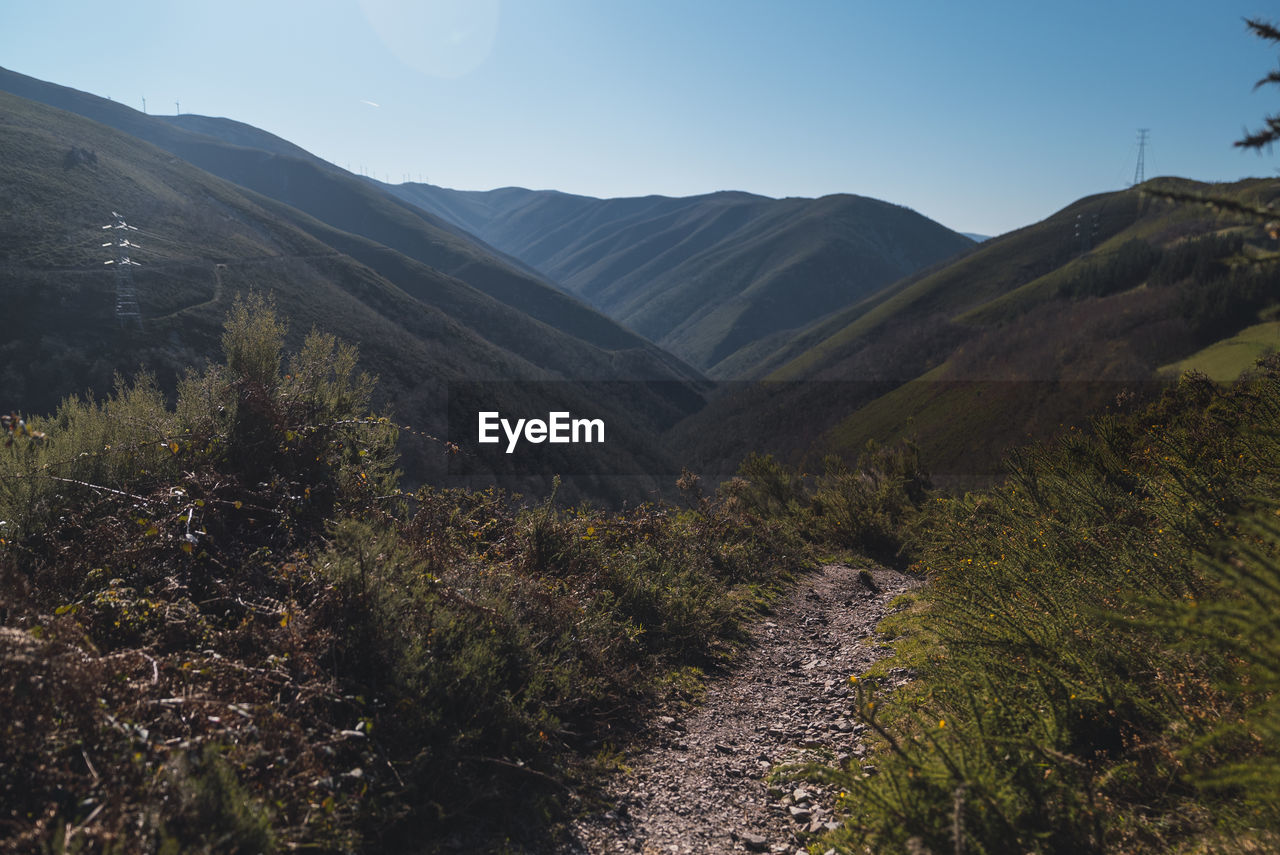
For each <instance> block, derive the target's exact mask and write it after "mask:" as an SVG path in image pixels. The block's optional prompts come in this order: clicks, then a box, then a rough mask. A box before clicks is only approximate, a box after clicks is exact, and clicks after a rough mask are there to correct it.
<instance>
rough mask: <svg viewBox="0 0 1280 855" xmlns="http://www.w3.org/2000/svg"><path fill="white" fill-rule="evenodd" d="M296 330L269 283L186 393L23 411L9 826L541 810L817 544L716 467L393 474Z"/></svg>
mask: <svg viewBox="0 0 1280 855" xmlns="http://www.w3.org/2000/svg"><path fill="white" fill-rule="evenodd" d="M285 332H286V326H285V324H284V322H283V321H282V320H281V319H279V318H278V317H277V316H276V314H275V312H274V310H273V309H272V307H271V304H270V302H269V301H268V300H266V299H265V298H263V297H261V296H259V295H250V296H249V297H247V298H245V299H242V300H239V301H237V303H236V304H235V306H234V308H233V310H232V312H231V314H230V316H229V317H228V321H227V329H226V334H225V335H224V337H223V344H224V349H225V362H224V364H219V365H212V366H209V367H208V368H206V369H204V370H200V371H194V370H193V371H191V372H189V373H188V375H187V376H186V377H185V378H183V379H182V381H181V382H180V383H179V384H178V389H177V394H176V399H175V400H174V401H173V402H172V404H170V403H169V402H167V401H166V399H165V396H164V395H163V394H162V393H161V392H160V390H159V389H158V387H157V385H156V383H155V382H154V381H153V380H151V379H150V378H149V377H146V376H141V377H138V378H135V379H134V380H133V381H132V382H126V381H124V380H121V381H120V382H119V383H118V385H117V389H116V391H115V393H114V394H113V395H111V396H110V397H109V398H108V399H106V400H102V401H97V400H92V399H78V398H72V399H68V400H67V401H66V402H65V403H64V404H63V406H62V407H61V408H60V409H59V411H58V412H57V413H56V414H54V415H53V416H51V417H48V418H39V417H36V418H20V417H16V416H15V417H14V418H8V417H6V421H5V438H6V439H8V440H10V442H8V443H7V444H6V445H4V446H3V448H0V520H3V521H4V525H3V527H0V634H2V637H0V677H2V678H3V679H0V705H3V706H4V708H5V710H6V722H5V725H4V727H5V730H4V734H3V735H4V739H3V740H0V787H2V788H3V790H2V794H3V798H2V799H0V804H3V805H4V813H3V815H0V821H3V822H4V823H5V828H6V829H7V832H6V834H7V835H8V836H7V838H6V839H5V840H4V841H0V850H6V851H15V852H16V851H29V850H33V849H34V850H40V849H41V848H43V849H53V850H58V851H62V850H65V851H78V850H84V851H99V850H101V851H113V847H114V851H204V850H207V851H211V852H213V851H220V852H230V851H235V852H259V851H274V850H282V849H286V848H287V849H294V848H307V849H311V850H315V851H333V852H348V851H355V850H361V851H381V850H382V849H384V848H385V847H387V846H395V845H402V844H404V843H405V842H406V841H410V840H411V841H413V842H414V844H415V845H426V846H428V847H429V846H431V845H434V843H439V842H441V841H443V840H444V839H445V837H446V832H448V831H449V830H450V829H454V828H457V827H459V825H460V824H465V823H467V822H468V821H469V820H471V819H474V818H475V817H477V816H481V815H485V816H493V815H494V814H495V811H496V812H498V813H499V814H500V815H501V816H502V817H503V818H504V819H503V821H502V822H500V823H497V824H496V825H494V826H493V831H494V834H495V835H497V836H498V837H501V836H502V833H504V832H505V833H508V834H526V835H528V834H536V833H537V831H538V830H539V829H543V828H545V827H546V823H547V820H548V819H549V818H551V817H553V816H556V815H559V813H560V812H561V811H563V809H564V808H565V807H566V805H567V804H568V803H569V800H568V798H567V794H568V793H569V791H570V789H571V788H572V787H573V786H574V785H576V784H581V783H583V782H585V781H588V780H589V779H590V778H591V777H592V776H593V775H594V774H596V772H597V771H599V769H598V767H597V761H596V759H595V758H597V757H601V758H606V759H607V758H609V757H611V756H612V755H611V754H610V752H609V751H607V750H605V745H606V741H607V740H616V739H617V738H618V735H619V734H625V733H626V732H627V730H628V729H629V728H630V727H631V726H633V725H634V724H635V723H636V722H637V721H638V720H639V717H640V716H642V715H643V714H644V712H645V710H647V709H650V708H651V707H652V705H654V704H656V703H659V702H664V701H679V700H680V699H681V698H683V697H687V696H688V693H689V692H690V691H696V682H697V680H696V676H694V675H697V674H699V673H701V672H702V671H703V670H705V669H707V668H712V667H716V666H718V665H720V664H722V663H724V662H726V661H727V660H728V659H729V658H730V657H731V656H732V655H733V653H734V651H735V649H736V647H737V645H738V643H739V642H740V641H741V640H742V639H743V637H744V634H743V632H742V627H743V626H744V625H745V622H746V621H747V620H748V619H749V617H750V616H751V615H752V614H753V613H754V611H755V610H756V609H758V608H759V607H761V606H762V605H763V604H765V603H767V602H768V600H769V598H770V597H772V596H773V595H774V593H775V592H776V591H777V590H779V588H780V587H781V586H782V584H784V583H785V581H786V580H787V579H788V578H789V577H790V576H791V574H792V573H795V572H798V571H799V570H800V569H801V568H802V567H803V566H804V564H805V563H806V561H807V558H806V556H807V549H806V547H805V545H804V544H803V543H802V542H801V541H800V539H799V538H798V537H797V536H796V535H795V532H794V531H793V530H792V529H790V528H788V527H787V526H786V525H783V524H781V523H779V522H776V521H771V520H768V519H764V518H761V517H759V516H756V515H754V514H751V513H748V512H746V511H744V510H743V509H742V508H741V507H740V506H738V505H735V504H734V503H732V502H730V501H727V500H724V499H721V498H719V497H714V498H713V497H706V499H705V501H703V502H700V503H699V504H698V506H697V507H695V508H690V509H684V510H681V509H676V508H672V507H669V506H666V505H659V504H654V505H645V506H642V507H639V508H634V509H631V510H629V511H626V512H611V511H603V510H598V509H593V508H588V507H577V508H565V507H561V506H560V505H558V504H557V503H556V502H554V501H552V500H551V499H550V498H548V499H547V500H545V501H541V502H538V503H536V504H528V503H526V502H524V501H523V500H521V499H519V498H518V497H514V496H508V495H506V494H504V493H502V492H501V491H498V490H485V491H464V490H435V489H429V488H423V489H420V490H417V491H415V492H412V493H408V492H405V491H403V490H402V489H400V487H399V485H398V479H397V473H396V470H395V460H396V457H395V442H396V436H397V434H396V428H395V425H394V424H392V423H391V422H390V420H389V419H387V418H386V417H384V416H380V415H376V414H374V413H372V412H370V410H369V395H370V391H371V389H372V383H373V381H372V379H371V378H369V377H367V376H365V375H363V374H361V373H360V372H359V370H358V355H357V354H356V352H355V350H354V349H353V348H350V347H347V346H344V345H343V344H341V343H340V342H338V341H336V340H335V339H334V338H333V337H331V336H327V335H325V334H322V333H314V332H313V333H312V334H311V335H309V336H307V337H306V338H305V341H304V342H303V344H302V347H301V348H300V350H299V351H298V352H297V353H294V354H292V355H286V354H284V353H283V342H284V341H285V338H286V336H285ZM440 453H441V454H446V453H449V451H448V449H447V448H441V449H440ZM691 677H693V679H691ZM424 841H425V843H424Z"/></svg>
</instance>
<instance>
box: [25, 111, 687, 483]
mask: <svg viewBox="0 0 1280 855" xmlns="http://www.w3.org/2000/svg"><path fill="white" fill-rule="evenodd" d="M0 155H2V156H0V195H3V197H4V198H5V199H6V200H7V204H6V205H5V206H3V208H2V209H0V299H2V300H3V304H4V306H5V307H6V328H7V329H6V335H5V336H4V337H3V341H2V342H0V385H2V386H3V389H4V392H5V397H6V400H5V401H4V402H3V406H4V407H5V409H6V410H7V409H9V408H17V409H22V410H24V411H27V412H48V411H51V410H52V409H53V408H54V407H55V406H56V405H57V403H58V401H59V400H60V399H61V398H62V397H63V396H65V395H67V394H72V393H78V392H83V391H86V390H89V391H96V392H98V393H101V392H103V391H105V390H107V389H109V388H110V387H111V385H112V383H113V377H114V375H115V374H116V373H118V372H121V371H124V372H132V371H134V370H136V369H138V368H139V367H141V368H144V369H146V370H148V371H150V372H152V373H154V374H155V375H156V376H157V377H158V379H159V380H160V382H161V385H162V387H165V388H169V389H172V388H173V385H174V384H175V383H176V381H177V379H178V377H180V376H181V374H182V373H183V372H184V371H185V370H186V369H187V368H188V367H190V366H198V365H200V364H202V363H203V362H204V361H205V360H206V359H208V358H209V357H211V356H213V355H216V354H217V352H218V350H219V342H220V332H221V323H222V319H223V317H224V316H225V314H226V312H227V310H228V308H229V307H230V305H231V303H232V301H233V299H234V298H235V296H236V295H237V294H244V293H247V292H249V291H250V290H259V291H262V292H264V293H267V294H269V295H271V296H272V297H273V298H274V300H275V302H276V304H277V307H278V309H279V310H280V312H281V314H282V315H284V316H286V317H287V318H288V319H289V320H290V321H291V338H290V345H291V346H296V345H297V343H298V342H299V341H300V340H301V338H302V336H303V335H304V334H305V333H306V332H307V330H309V329H311V328H312V327H318V328H320V329H322V330H325V331H328V332H332V333H335V334H337V335H338V336H340V337H341V338H344V339H346V340H348V341H350V342H352V343H354V344H356V345H358V346H359V348H360V351H361V362H362V367H363V368H365V369H367V370H369V371H371V372H373V373H376V374H377V375H379V377H380V385H379V402H380V405H387V406H390V407H391V409H392V410H393V411H394V412H395V413H396V415H397V418H398V419H399V420H403V421H404V422H405V423H409V424H412V426H413V428H414V430H416V431H420V432H423V433H429V434H434V435H436V436H444V430H445V427H446V425H445V413H446V403H447V399H448V394H449V390H450V385H451V384H457V383H458V382H460V381H475V380H484V381H500V382H496V384H495V387H494V389H493V390H492V393H493V394H494V395H496V396H497V397H496V399H495V403H497V404H498V405H500V406H501V405H502V404H503V403H504V402H505V403H506V404H510V405H511V406H512V407H513V408H516V409H517V410H518V409H519V408H520V407H522V406H525V405H529V404H531V402H534V401H536V400H537V399H536V396H531V395H529V394H527V393H525V392H522V390H521V389H520V386H519V384H520V382H523V383H525V384H526V385H527V384H528V383H529V381H547V383H546V384H545V386H546V388H549V389H551V390H553V391H552V392H551V393H550V394H553V395H554V396H555V398H556V403H557V404H558V405H562V406H563V407H564V408H565V409H567V410H570V411H573V412H595V413H599V414H600V415H601V416H603V417H605V418H606V419H608V420H610V422H611V424H613V425H616V426H617V427H618V430H617V431H616V437H617V439H618V440H619V442H618V443H617V444H616V446H615V448H616V452H617V454H618V455H619V458H618V459H617V460H616V461H614V464H615V465H616V466H617V467H618V468H619V470H620V471H628V472H630V471H637V472H640V471H655V472H656V471H664V472H665V471H669V469H670V464H668V463H666V462H665V453H664V452H663V451H662V450H661V449H659V448H657V446H656V443H655V442H654V436H655V435H656V433H657V431H658V430H660V429H661V427H663V426H666V425H669V424H671V423H672V422H674V421H675V420H677V419H678V418H680V417H682V416H683V415H685V414H686V413H687V412H688V408H689V407H690V406H697V401H698V396H699V393H698V384H699V382H700V380H699V377H698V375H697V374H696V372H694V371H692V370H691V369H689V368H687V367H684V366H681V365H680V363H678V361H676V360H674V359H673V358H672V357H670V356H669V355H667V354H665V353H663V352H661V351H660V350H658V349H657V348H655V347H654V346H653V345H650V344H648V343H647V342H644V341H643V340H641V339H639V338H637V337H635V336H632V335H631V334H629V333H626V332H625V331H624V330H620V329H618V330H617V333H616V338H617V343H618V344H620V345H627V346H625V347H618V348H611V349H605V348H602V347H600V346H598V345H597V344H594V343H591V342H588V341H584V340H583V339H581V338H578V337H576V336H574V335H571V334H570V333H568V332H566V331H564V330H562V329H557V328H556V327H553V326H551V325H548V324H546V323H543V322H542V321H539V320H537V319H535V318H532V317H530V316H529V315H527V314H525V313H524V312H521V311H519V310H518V309H516V308H515V307H513V306H511V305H509V304H507V303H504V302H502V301H500V300H498V299H495V298H494V297H492V296H490V295H488V294H486V293H484V292H483V291H481V290H478V289H477V288H475V287H473V286H472V285H471V284H469V283H467V282H464V281H462V280H461V279H458V278H456V277H453V276H449V275H446V274H443V273H441V272H440V271H438V270H436V269H434V268H431V267H429V266H427V265H425V264H424V263H422V262H420V261H417V260H415V259H413V258H411V257H409V256H407V255H404V254H402V253H399V252H397V251H395V250H393V249H390V248H388V247H385V246H382V245H380V244H377V243H375V242H373V241H371V240H369V239H367V238H363V237H360V236H358V235H354V234H351V233H347V232H343V231H340V230H338V229H335V228H334V227H333V226H330V225H327V224H325V223H322V222H320V221H319V220H317V219H315V218H313V217H311V216H309V215H307V214H305V213H303V212H300V211H298V210H297V209H294V208H290V207H288V206H286V205H284V204H283V203H281V202H278V201H276V200H273V199H269V198H267V197H265V196H262V195H259V194H256V193H253V192H250V191H246V190H244V189H242V188H240V187H237V186H235V185H233V184H231V183H229V182H227V181H224V180H222V179H220V178H217V177H215V176H213V175H210V174H209V173H207V172H205V171H203V170H200V169H197V168H195V167H193V166H191V165H190V164H188V163H186V162H184V161H183V160H181V159H179V158H176V157H174V156H172V155H170V154H168V153H166V152H164V151H162V150H160V149H158V148H155V147H153V146H151V145H149V144H147V143H144V142H141V141H139V140H138V139H136V138H134V137H131V136H128V135H126V134H124V133H121V132H119V131H116V130H114V129H111V128H108V127H106V126H104V125H101V124H98V123H96V122H93V121H90V120H87V119H85V118H82V117H80V116H76V115H74V114H71V113H68V112H65V111H62V110H58V109H54V108H50V107H47V106H44V105H42V104H37V103H35V102H32V101H28V100H25V99H22V98H19V97H16V96H13V95H8V94H0ZM112 211H120V212H122V213H123V214H125V215H126V216H127V218H128V220H129V222H130V223H131V224H133V225H135V226H137V227H138V229H139V230H138V231H137V232H131V233H130V238H131V240H132V241H133V242H134V243H136V244H138V245H139V246H140V248H138V249H136V250H133V251H132V252H131V255H132V258H133V259H134V260H137V261H139V262H141V264H142V266H140V267H136V268H133V270H134V273H133V280H134V285H135V288H136V292H137V299H138V303H139V309H140V313H141V317H142V323H141V329H140V330H139V329H136V328H134V325H133V324H125V325H122V324H121V323H120V320H119V319H118V318H117V315H116V300H115V297H116V282H115V276H114V274H113V273H112V269H111V267H109V266H106V265H104V264H103V262H104V260H106V259H109V258H111V257H113V250H112V249H111V248H109V247H106V248H104V247H103V246H102V244H103V243H104V242H110V239H111V237H112V232H110V231H104V230H103V228H102V226H103V225H105V224H107V223H109V222H110V221H111V212H112ZM583 311H584V312H590V310H588V309H586V308H585V307H583ZM597 317H598V316H597ZM599 325H600V328H601V329H608V328H610V327H611V326H613V325H612V322H610V321H608V320H607V319H604V318H600V320H599ZM614 328H615V329H617V328H616V327H614ZM583 379H596V380H605V379H607V380H660V381H664V384H642V383H615V384H612V385H608V386H604V385H593V386H592V388H591V391H590V393H588V392H587V391H586V390H585V389H583V388H582V387H581V386H579V385H576V384H574V383H560V382H555V381H563V380H583ZM537 403H538V404H539V405H540V406H542V407H543V408H544V412H545V407H546V405H547V402H546V401H537ZM623 440H625V441H623ZM405 450H406V455H407V456H406V460H405V463H406V467H407V469H408V470H409V471H410V473H411V474H412V475H413V477H414V478H415V479H416V478H425V477H434V476H439V475H441V474H442V473H443V471H444V465H445V460H444V453H443V451H442V446H440V445H439V444H436V443H430V442H421V441H417V440H415V439H414V438H413V437H412V436H411V437H409V441H408V442H407V444H406V449H405ZM612 450H614V449H611V451H612ZM563 463H564V464H565V466H566V467H567V466H568V465H569V464H571V463H572V461H571V460H568V459H566V460H564V461H563ZM480 474H483V473H480ZM517 486H518V485H517ZM530 487H531V488H532V487H536V484H533V483H532V482H531V483H530Z"/></svg>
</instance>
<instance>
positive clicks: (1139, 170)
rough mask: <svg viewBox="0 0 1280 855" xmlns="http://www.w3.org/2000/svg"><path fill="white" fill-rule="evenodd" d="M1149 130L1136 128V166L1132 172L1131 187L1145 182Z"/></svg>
mask: <svg viewBox="0 0 1280 855" xmlns="http://www.w3.org/2000/svg"><path fill="white" fill-rule="evenodd" d="M1150 133H1151V129H1150V128H1138V165H1137V166H1136V167H1134V170H1133V186H1135V187H1136V186H1138V185H1139V184H1141V183H1142V182H1143V181H1146V180H1147V163H1146V161H1147V136H1148V135H1149V134H1150Z"/></svg>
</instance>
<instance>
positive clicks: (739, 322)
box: [388, 184, 972, 377]
mask: <svg viewBox="0 0 1280 855" xmlns="http://www.w3.org/2000/svg"><path fill="white" fill-rule="evenodd" d="M388 189H389V190H390V191H391V192H392V193H395V194H396V195H397V196H399V197H400V198H402V199H406V200H408V201H410V202H412V203H414V204H415V205H418V206H419V207H421V208H422V209H423V210H425V211H429V212H431V213H433V214H435V215H436V216H439V217H441V218H443V219H447V220H449V221H450V222H452V223H454V224H455V225H457V226H458V227H460V228H463V229H466V230H468V231H470V232H473V233H475V234H477V235H478V236H480V237H481V238H482V239H483V240H485V241H486V242H488V243H489V244H492V245H493V246H495V247H498V248H499V249H501V250H502V251H503V252H506V253H507V254H509V255H512V256H514V257H516V258H518V259H520V260H521V261H523V262H524V263H526V264H527V265H529V266H530V267H533V268H534V269H536V270H539V271H541V272H542V273H543V274H545V275H546V276H547V277H548V278H550V279H551V280H552V281H554V282H557V283H558V284H560V285H561V286H562V287H563V288H565V289H566V290H568V291H570V292H571V293H573V294H576V295H578V296H580V297H582V298H583V299H585V300H587V301H589V302H590V303H591V304H592V305H594V306H597V307H598V308H600V309H601V310H602V311H604V312H605V313H607V314H608V315H609V316H610V317H613V318H615V319H617V320H619V321H621V322H622V323H624V324H626V325H627V326H628V327H629V328H630V329H633V330H635V331H636V332H638V333H640V334H641V335H644V336H646V337H648V338H649V339H651V340H653V341H656V342H658V343H659V344H661V345H662V346H664V347H666V348H668V349H669V350H671V351H672V352H673V353H675V354H676V355H678V356H680V357H682V358H684V359H686V360H688V361H689V362H691V363H692V364H694V365H696V366H698V367H700V368H702V369H704V370H706V371H708V372H709V373H711V374H712V375H714V376H720V377H731V376H735V373H730V372H728V371H726V370H725V366H730V365H733V366H734V369H733V371H734V372H737V371H740V370H741V368H740V366H739V363H741V362H742V361H743V360H742V359H741V354H742V353H743V352H744V351H747V350H749V349H751V348H752V347H753V345H755V344H756V343H757V342H759V341H760V340H762V339H764V338H767V337H769V336H772V335H776V334H778V333H780V332H784V331H788V330H796V329H798V328H801V327H804V326H805V325H807V324H809V323H811V322H813V321H815V320H817V319H819V318H822V317H824V316H826V315H827V314H830V313H831V312H834V311H837V310H839V309H841V308H844V307H846V306H849V305H851V304H853V303H855V302H857V301H859V300H861V299H862V298H864V297H866V296H868V295H870V294H872V293H874V292H875V291H876V290H878V289H879V288H881V287H883V286H885V285H888V284H890V283H891V282H893V281H895V280H897V279H899V278H901V277H902V276H905V275H907V274H908V273H911V272H913V271H915V270H918V269H919V268H921V267H923V266H926V265H929V264H932V263H934V262H937V261H939V260H941V259H944V258H948V257H951V256H953V255H955V254H956V253H958V252H962V251H964V250H965V249H967V248H968V247H970V246H972V241H970V240H969V239H968V238H965V237H963V236H961V235H958V234H956V233H955V232H952V231H950V230H949V229H947V228H945V227H943V226H941V225H938V224H937V223H935V222H933V221H931V220H929V219H927V218H925V217H922V216H920V215H919V214H917V213H915V212H913V211H910V210H909V209H906V208H902V207H900V206H897V205H892V204H889V203H887V202H881V201H878V200H875V199H868V198H864V197H860V196H849V195H838V196H826V197H823V198H821V199H797V198H791V199H769V198H766V197H763V196H755V195H752V194H749V193H737V192H725V193H713V194H710V195H705V196H693V197H688V198H669V197H664V196H646V197H639V198H625V199H594V198H590V197H585V196H573V195H570V194H566V193H558V192H553V191H532V190H523V189H520V188H504V189H501V190H492V191H488V192H467V191H455V190H446V189H443V188H439V187H434V186H431V185H425V184H402V185H399V186H395V187H389V188H388ZM735 356H737V357H738V359H736V360H735V359H734V357H735Z"/></svg>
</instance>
